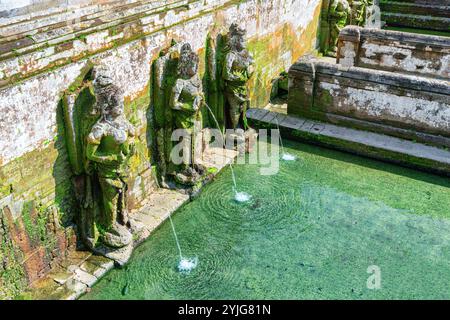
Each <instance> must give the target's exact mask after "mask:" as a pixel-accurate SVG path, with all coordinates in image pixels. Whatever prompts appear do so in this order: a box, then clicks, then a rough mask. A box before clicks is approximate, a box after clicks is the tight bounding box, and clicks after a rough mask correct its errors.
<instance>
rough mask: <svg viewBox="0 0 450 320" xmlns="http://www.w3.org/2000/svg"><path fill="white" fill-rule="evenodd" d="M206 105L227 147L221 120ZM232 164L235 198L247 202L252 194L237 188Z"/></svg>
mask: <svg viewBox="0 0 450 320" xmlns="http://www.w3.org/2000/svg"><path fill="white" fill-rule="evenodd" d="M205 106H206V108H207V109H208V111H209V113H210V114H211V116H212V117H213V119H214V122H215V124H216V127H217V130H219V131H220V134H221V136H222V144H223V147H224V148H225V147H226V145H225V133H224V132H223V131H222V130H220V125H219V121H217V118H216V116H215V115H214V112H212V110H211V108H210V107H209V105H208V104H207V103H206V102H205ZM228 165H229V166H230V170H231V176H232V177H233V191H234V200H236V201H237V202H247V201H249V200H250V199H251V197H252V196H251V195H249V194H248V193H245V192H239V191H238V190H237V183H236V176H235V175H234V170H233V165H232V164H231V162H230V163H229V164H228Z"/></svg>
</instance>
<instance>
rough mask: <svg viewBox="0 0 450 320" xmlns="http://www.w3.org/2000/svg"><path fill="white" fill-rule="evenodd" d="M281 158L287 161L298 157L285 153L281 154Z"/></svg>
mask: <svg viewBox="0 0 450 320" xmlns="http://www.w3.org/2000/svg"><path fill="white" fill-rule="evenodd" d="M281 159H283V160H285V161H295V160H296V159H297V157H296V156H294V155H293V154H289V153H283V155H282V156H281Z"/></svg>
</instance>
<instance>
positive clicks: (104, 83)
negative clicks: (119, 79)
mask: <svg viewBox="0 0 450 320" xmlns="http://www.w3.org/2000/svg"><path fill="white" fill-rule="evenodd" d="M93 76H94V82H93V84H94V90H95V91H96V95H97V101H99V102H100V111H101V114H102V115H103V116H104V117H106V116H108V117H112V118H117V117H119V116H121V115H122V114H123V113H124V105H123V98H122V91H121V90H120V88H118V87H116V86H115V85H114V80H113V79H112V77H111V76H110V73H109V71H108V70H107V69H106V68H105V67H103V66H97V67H95V68H94V70H93ZM106 88H107V89H106ZM105 89H106V90H105Z"/></svg>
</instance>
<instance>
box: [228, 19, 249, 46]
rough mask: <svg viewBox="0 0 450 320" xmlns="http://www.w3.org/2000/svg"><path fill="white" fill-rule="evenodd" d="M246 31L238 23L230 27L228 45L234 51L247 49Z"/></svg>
mask: <svg viewBox="0 0 450 320" xmlns="http://www.w3.org/2000/svg"><path fill="white" fill-rule="evenodd" d="M246 33H247V32H246V31H245V29H244V28H241V27H239V25H238V24H237V23H233V24H232V25H231V26H230V30H229V32H228V45H229V46H230V49H231V50H233V51H242V50H244V49H245V35H246Z"/></svg>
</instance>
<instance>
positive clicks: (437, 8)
mask: <svg viewBox="0 0 450 320" xmlns="http://www.w3.org/2000/svg"><path fill="white" fill-rule="evenodd" d="M380 9H381V12H386V13H402V14H412V15H420V16H430V17H446V18H450V6H446V5H442V4H440V5H429V4H420V3H407V2H406V3H405V2H398V1H389V2H381V3H380Z"/></svg>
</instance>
